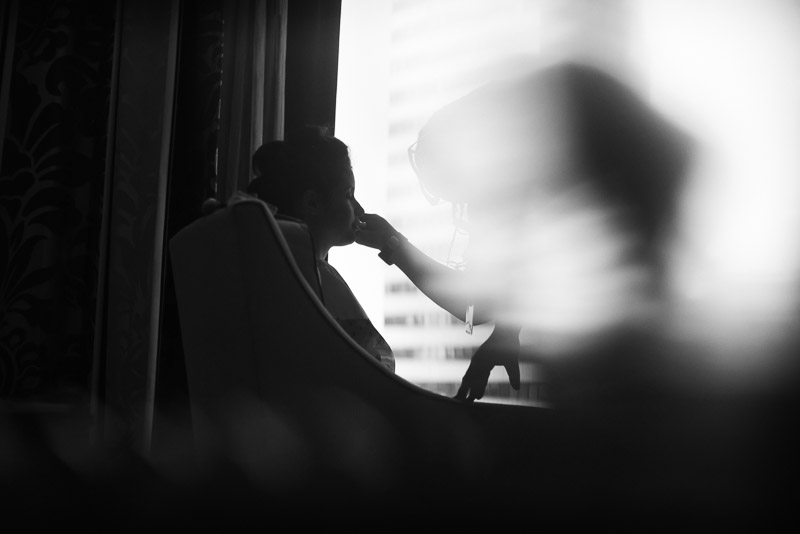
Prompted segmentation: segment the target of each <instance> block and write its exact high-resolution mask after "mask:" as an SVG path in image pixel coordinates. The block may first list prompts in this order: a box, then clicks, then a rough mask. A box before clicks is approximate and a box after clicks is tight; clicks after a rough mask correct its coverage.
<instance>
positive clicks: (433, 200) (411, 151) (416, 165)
mask: <svg viewBox="0 0 800 534" xmlns="http://www.w3.org/2000/svg"><path fill="white" fill-rule="evenodd" d="M417 143H418V141H414V142H413V143H412V144H411V146H410V147H408V162H409V163H410V164H411V169H412V170H413V171H414V174H416V175H417V180H418V181H419V188H420V189H421V190H422V194H423V195H424V196H425V198H426V199H427V201H428V202H429V203H430V204H432V205H436V204H441V203H442V199H441V198H439V197H437V196H436V195H434V194H433V193H431V192H430V191H428V189H427V188H426V187H425V183H424V182H423V181H422V180H423V178H422V176H423V166H424V164H423V162H422V160H420V158H419V157H418V156H417Z"/></svg>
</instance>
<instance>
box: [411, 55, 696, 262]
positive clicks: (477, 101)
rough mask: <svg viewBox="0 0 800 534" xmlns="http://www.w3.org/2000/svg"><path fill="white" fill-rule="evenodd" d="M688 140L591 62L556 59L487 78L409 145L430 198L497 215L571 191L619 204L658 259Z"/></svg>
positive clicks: (644, 248) (644, 247) (646, 250)
mask: <svg viewBox="0 0 800 534" xmlns="http://www.w3.org/2000/svg"><path fill="white" fill-rule="evenodd" d="M691 145H692V144H691V141H690V139H689V138H688V137H687V135H686V134H684V133H683V132H681V131H679V130H678V129H677V128H676V127H675V126H674V125H672V124H670V123H669V122H668V121H666V120H665V119H664V118H663V117H661V116H660V115H659V114H657V113H656V112H655V111H654V110H653V109H652V108H650V107H649V106H648V105H647V104H646V103H645V102H644V101H643V100H642V99H640V98H639V97H638V96H637V95H636V94H635V93H634V92H633V91H632V90H631V89H630V88H629V87H627V86H626V85H625V84H623V83H622V82H621V81H619V80H617V79H616V78H614V77H613V76H611V75H610V74H608V73H606V72H604V71H602V70H599V69H598V68H595V67H592V66H589V65H584V64H579V63H562V64H557V65H554V66H549V67H546V68H542V69H540V70H537V71H534V72H533V73H529V74H527V75H525V76H522V77H519V78H517V79H513V80H505V81H501V82H496V83H491V84H488V85H486V86H483V87H481V88H479V89H477V90H475V91H473V92H472V93H470V94H468V95H466V96H465V97H463V98H461V99H459V100H457V101H455V102H453V103H451V104H449V105H448V106H446V107H444V108H442V109H441V110H439V111H438V112H437V113H435V114H434V115H433V116H431V118H430V120H429V121H428V123H427V124H426V125H425V126H424V128H423V129H422V130H421V131H420V133H419V137H418V140H417V142H416V143H415V144H414V145H413V146H412V148H411V149H410V151H409V154H410V159H411V162H412V166H413V167H414V170H415V171H416V173H417V175H418V177H419V179H420V183H421V185H422V187H423V189H424V190H425V191H426V192H427V194H428V195H429V196H430V197H432V198H437V199H442V200H446V201H450V202H454V203H464V204H467V205H469V207H470V213H473V212H474V211H476V210H480V211H482V212H487V213H490V214H494V216H497V215H498V214H501V213H504V212H505V213H508V212H511V213H517V212H519V211H520V210H530V209H535V206H536V202H541V201H542V199H544V198H548V197H553V196H556V195H559V194H560V193H562V192H564V191H567V190H569V189H574V188H576V187H579V188H584V189H585V190H586V191H590V192H591V195H593V196H595V197H596V199H597V200H598V201H599V202H602V203H605V204H607V205H611V206H614V207H615V208H617V209H618V210H619V211H620V213H622V217H623V218H624V219H625V220H626V221H627V224H626V226H627V230H629V231H633V232H634V233H635V234H636V236H637V238H638V241H639V247H640V250H639V252H640V253H641V254H642V255H643V257H646V258H648V259H649V260H653V261H657V253H656V251H657V248H658V243H659V240H660V239H661V238H662V237H663V234H664V232H665V231H666V230H667V229H668V227H669V224H670V221H671V219H672V216H673V214H674V210H675V207H676V202H677V199H678V194H679V192H680V190H681V186H682V184H683V178H684V174H685V172H686V170H687V167H688V165H689V162H690V156H691Z"/></svg>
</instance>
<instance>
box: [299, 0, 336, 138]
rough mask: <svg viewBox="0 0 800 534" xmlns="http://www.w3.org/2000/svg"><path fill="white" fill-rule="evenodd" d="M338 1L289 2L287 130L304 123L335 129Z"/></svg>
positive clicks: (310, 0)
mask: <svg viewBox="0 0 800 534" xmlns="http://www.w3.org/2000/svg"><path fill="white" fill-rule="evenodd" d="M341 11H342V3H341V1H327V0H293V1H291V2H289V20H288V28H287V51H286V118H285V128H286V131H291V130H294V129H296V128H298V127H300V126H304V125H306V124H322V125H326V126H329V127H330V128H331V130H334V127H335V120H336V82H337V74H338V68H339V20H340V17H341Z"/></svg>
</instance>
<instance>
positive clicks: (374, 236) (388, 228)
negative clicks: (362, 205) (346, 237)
mask: <svg viewBox="0 0 800 534" xmlns="http://www.w3.org/2000/svg"><path fill="white" fill-rule="evenodd" d="M359 219H361V222H362V224H361V225H359V228H358V231H356V243H358V244H359V245H364V246H365V247H370V248H376V249H381V248H383V247H384V245H386V242H387V241H388V240H389V238H390V237H391V236H393V235H397V233H398V232H397V230H395V229H394V227H393V226H392V225H391V224H389V222H388V221H387V220H386V219H384V218H383V217H381V216H380V215H375V214H374V213H365V214H363V215H362V216H361V217H359Z"/></svg>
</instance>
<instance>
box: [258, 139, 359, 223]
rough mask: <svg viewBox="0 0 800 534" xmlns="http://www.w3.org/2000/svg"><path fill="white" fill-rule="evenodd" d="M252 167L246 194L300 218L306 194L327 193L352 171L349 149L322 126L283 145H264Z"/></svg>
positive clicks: (281, 142) (273, 142)
mask: <svg viewBox="0 0 800 534" xmlns="http://www.w3.org/2000/svg"><path fill="white" fill-rule="evenodd" d="M252 166H253V173H254V174H255V178H254V179H253V180H252V181H251V182H250V184H249V185H248V187H247V192H248V193H249V194H251V195H255V196H257V197H258V198H259V199H261V200H263V201H264V202H268V203H270V204H272V205H274V206H275V207H276V208H278V211H279V212H281V213H283V214H285V215H289V216H292V217H299V215H300V213H299V201H300V199H301V198H302V195H303V193H304V192H305V191H307V190H309V189H313V190H321V191H327V190H328V189H329V188H330V186H331V185H332V182H333V178H334V176H336V175H338V174H340V173H341V172H343V171H348V170H350V168H351V164H350V153H349V151H348V147H347V145H346V144H344V143H343V142H342V141H341V140H339V139H337V138H336V137H334V136H333V135H331V134H330V133H329V131H328V129H327V128H325V127H322V126H306V127H304V128H301V129H299V130H297V131H294V132H291V133H290V134H289V135H287V137H286V139H285V140H283V141H270V142H268V143H265V144H263V145H262V146H260V147H259V148H258V149H257V150H256V151H255V153H254V154H253V158H252Z"/></svg>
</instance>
